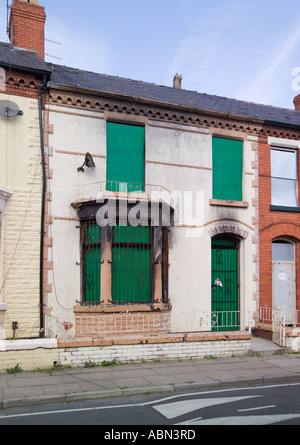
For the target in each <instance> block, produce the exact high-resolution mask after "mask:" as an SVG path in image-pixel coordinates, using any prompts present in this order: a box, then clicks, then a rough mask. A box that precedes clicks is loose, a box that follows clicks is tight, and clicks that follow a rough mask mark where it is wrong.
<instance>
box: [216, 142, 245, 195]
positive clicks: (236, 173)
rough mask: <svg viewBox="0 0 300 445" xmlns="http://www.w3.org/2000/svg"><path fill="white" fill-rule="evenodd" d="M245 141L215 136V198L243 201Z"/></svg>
mask: <svg viewBox="0 0 300 445" xmlns="http://www.w3.org/2000/svg"><path fill="white" fill-rule="evenodd" d="M242 172H243V142H242V141H235V140H231V139H222V138H213V199H224V200H229V201H243V185H242Z"/></svg>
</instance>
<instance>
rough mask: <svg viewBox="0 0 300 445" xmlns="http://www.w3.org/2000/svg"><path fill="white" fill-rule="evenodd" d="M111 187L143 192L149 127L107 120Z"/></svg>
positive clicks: (108, 168) (108, 172)
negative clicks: (146, 136)
mask: <svg viewBox="0 0 300 445" xmlns="http://www.w3.org/2000/svg"><path fill="white" fill-rule="evenodd" d="M106 181H107V190H109V191H112V192H126V191H128V192H143V191H144V184H145V128H144V127H138V126H134V125H124V124H116V123H112V122H107V173H106Z"/></svg>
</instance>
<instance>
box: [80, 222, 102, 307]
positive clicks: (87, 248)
mask: <svg viewBox="0 0 300 445" xmlns="http://www.w3.org/2000/svg"><path fill="white" fill-rule="evenodd" d="M100 233H101V228H100V226H98V225H97V224H96V223H91V224H87V225H85V226H84V235H83V236H84V276H83V285H84V294H85V302H86V303H91V304H93V303H94V304H95V303H100V296H101V295H100V294H101V238H100Z"/></svg>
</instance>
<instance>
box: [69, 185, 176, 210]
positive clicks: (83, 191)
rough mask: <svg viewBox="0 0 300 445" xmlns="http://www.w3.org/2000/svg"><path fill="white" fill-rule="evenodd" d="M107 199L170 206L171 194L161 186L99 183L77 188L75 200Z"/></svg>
mask: <svg viewBox="0 0 300 445" xmlns="http://www.w3.org/2000/svg"><path fill="white" fill-rule="evenodd" d="M108 197H116V198H123V199H125V198H130V199H134V198H136V199H139V200H151V201H158V202H164V203H166V204H168V205H171V193H170V192H169V191H168V190H167V189H166V188H165V187H163V186H161V185H155V184H141V183H140V184H138V183H133V182H130V183H127V182H117V181H100V182H94V183H90V184H81V185H79V186H78V195H77V199H81V200H87V199H93V200H100V199H103V198H108Z"/></svg>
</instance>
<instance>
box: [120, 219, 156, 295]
mask: <svg viewBox="0 0 300 445" xmlns="http://www.w3.org/2000/svg"><path fill="white" fill-rule="evenodd" d="M112 263H113V264H112V299H113V302H114V303H143V302H150V301H151V232H150V227H131V226H126V227H122V226H117V227H115V228H114V242H113V259H112Z"/></svg>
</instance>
